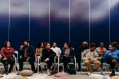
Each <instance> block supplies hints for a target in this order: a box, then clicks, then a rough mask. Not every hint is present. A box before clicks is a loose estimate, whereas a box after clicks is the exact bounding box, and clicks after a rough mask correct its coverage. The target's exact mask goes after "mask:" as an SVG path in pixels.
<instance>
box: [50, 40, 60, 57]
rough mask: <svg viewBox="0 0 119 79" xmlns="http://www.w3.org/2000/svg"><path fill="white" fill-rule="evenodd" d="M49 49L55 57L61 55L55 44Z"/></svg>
mask: <svg viewBox="0 0 119 79" xmlns="http://www.w3.org/2000/svg"><path fill="white" fill-rule="evenodd" d="M51 49H52V50H53V51H54V52H55V53H56V55H57V56H59V55H61V49H60V48H59V47H57V43H56V42H53V46H52V47H51Z"/></svg>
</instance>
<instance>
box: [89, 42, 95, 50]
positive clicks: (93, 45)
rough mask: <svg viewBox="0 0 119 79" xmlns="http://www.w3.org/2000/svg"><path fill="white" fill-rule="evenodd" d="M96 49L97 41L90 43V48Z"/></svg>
mask: <svg viewBox="0 0 119 79" xmlns="http://www.w3.org/2000/svg"><path fill="white" fill-rule="evenodd" d="M95 49H96V44H95V43H91V44H90V50H91V51H94V50H95Z"/></svg>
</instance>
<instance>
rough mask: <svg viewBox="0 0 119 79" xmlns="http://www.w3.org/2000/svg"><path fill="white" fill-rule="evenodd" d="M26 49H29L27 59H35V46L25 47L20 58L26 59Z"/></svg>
mask: <svg viewBox="0 0 119 79" xmlns="http://www.w3.org/2000/svg"><path fill="white" fill-rule="evenodd" d="M25 49H27V51H26V53H27V57H29V59H35V48H34V46H32V45H30V46H27V47H26V46H24V47H23V48H22V50H20V58H24V55H25Z"/></svg>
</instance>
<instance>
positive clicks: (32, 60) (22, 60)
mask: <svg viewBox="0 0 119 79" xmlns="http://www.w3.org/2000/svg"><path fill="white" fill-rule="evenodd" d="M24 62H26V58H20V59H19V68H20V69H19V70H20V71H22V70H23V63H24ZM28 62H29V64H30V65H31V69H32V71H34V72H35V64H34V58H29V60H28Z"/></svg>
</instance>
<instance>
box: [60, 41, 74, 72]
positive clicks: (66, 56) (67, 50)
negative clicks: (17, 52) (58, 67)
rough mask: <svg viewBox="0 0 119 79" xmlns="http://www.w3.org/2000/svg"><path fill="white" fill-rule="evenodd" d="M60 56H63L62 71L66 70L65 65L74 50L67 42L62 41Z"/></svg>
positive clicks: (72, 55)
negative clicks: (62, 46)
mask: <svg viewBox="0 0 119 79" xmlns="http://www.w3.org/2000/svg"><path fill="white" fill-rule="evenodd" d="M61 56H63V58H62V62H63V64H64V72H67V65H68V63H69V62H71V57H74V50H73V48H72V47H71V45H70V44H69V43H67V42H66V43H64V48H63V50H62V53H61Z"/></svg>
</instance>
